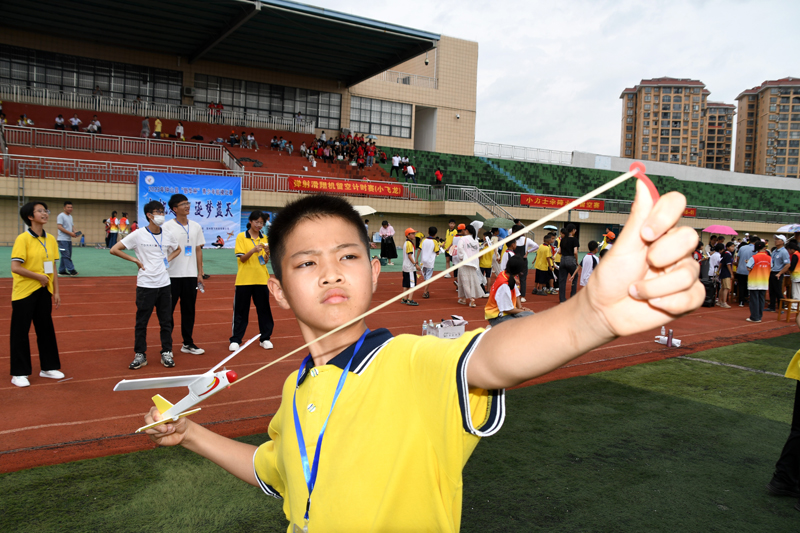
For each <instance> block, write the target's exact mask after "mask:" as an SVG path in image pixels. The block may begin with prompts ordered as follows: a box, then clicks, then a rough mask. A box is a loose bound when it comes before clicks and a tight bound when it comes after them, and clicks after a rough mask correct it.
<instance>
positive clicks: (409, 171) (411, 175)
mask: <svg viewBox="0 0 800 533" xmlns="http://www.w3.org/2000/svg"><path fill="white" fill-rule="evenodd" d="M415 174H416V170H415V169H414V165H408V166H407V167H406V182H408V180H411V181H413V182H414V183H416V182H417V177H416V175H415Z"/></svg>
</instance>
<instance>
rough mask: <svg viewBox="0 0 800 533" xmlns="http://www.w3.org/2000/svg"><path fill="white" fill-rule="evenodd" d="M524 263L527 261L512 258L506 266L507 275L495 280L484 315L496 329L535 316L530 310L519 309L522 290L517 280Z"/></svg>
mask: <svg viewBox="0 0 800 533" xmlns="http://www.w3.org/2000/svg"><path fill="white" fill-rule="evenodd" d="M524 263H525V260H524V259H522V258H521V257H512V258H511V259H510V260H509V261H508V266H506V270H505V274H506V275H505V276H498V278H497V280H495V282H494V285H493V286H492V290H491V291H490V293H489V301H488V302H486V309H485V315H484V317H485V318H486V320H487V321H488V322H489V325H490V326H492V327H494V326H496V325H497V324H500V323H501V322H505V321H507V320H511V319H513V318H522V317H525V316H531V315H532V314H533V311H531V310H530V309H525V308H524V307H517V303H518V302H519V296H520V290H519V287H518V286H517V279H516V278H517V277H518V276H519V273H520V272H521V271H522V268H523V266H524ZM512 293H513V296H512Z"/></svg>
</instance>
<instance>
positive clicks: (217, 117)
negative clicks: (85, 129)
mask: <svg viewBox="0 0 800 533" xmlns="http://www.w3.org/2000/svg"><path fill="white" fill-rule="evenodd" d="M0 100H3V101H9V102H19V103H22V104H34V105H43V106H48V107H63V108H67V109H88V110H91V111H99V112H105V113H118V114H120V115H138V116H141V117H147V116H149V117H159V118H162V119H169V120H185V121H188V122H205V123H209V124H223V125H226V126H236V127H245V128H262V129H270V130H282V131H293V132H296V133H310V134H313V133H314V128H315V122H314V121H313V120H305V119H304V120H301V121H299V122H298V121H297V120H296V119H295V118H294V117H292V118H285V117H282V116H281V117H276V116H271V115H260V114H257V113H247V114H245V113H238V112H235V111H228V110H224V109H223V110H221V111H219V112H217V111H213V112H212V110H209V109H207V108H204V107H195V106H184V105H174V104H158V103H154V102H145V101H140V102H137V101H135V100H123V99H121V98H109V97H105V96H100V97H96V96H91V95H85V94H78V93H74V92H60V91H50V90H48V89H40V88H30V87H23V86H19V85H0Z"/></svg>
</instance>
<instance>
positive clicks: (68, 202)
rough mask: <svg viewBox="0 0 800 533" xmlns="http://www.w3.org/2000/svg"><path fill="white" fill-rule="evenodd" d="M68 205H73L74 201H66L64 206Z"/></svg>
mask: <svg viewBox="0 0 800 533" xmlns="http://www.w3.org/2000/svg"><path fill="white" fill-rule="evenodd" d="M68 205H72V202H71V201H70V200H67V201H66V202H64V207H67V206H68Z"/></svg>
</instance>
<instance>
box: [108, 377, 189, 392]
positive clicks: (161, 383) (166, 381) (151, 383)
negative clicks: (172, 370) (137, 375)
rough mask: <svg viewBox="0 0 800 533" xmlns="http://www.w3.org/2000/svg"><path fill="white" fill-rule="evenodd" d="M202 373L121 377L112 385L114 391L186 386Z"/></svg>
mask: <svg viewBox="0 0 800 533" xmlns="http://www.w3.org/2000/svg"><path fill="white" fill-rule="evenodd" d="M202 376H203V374H198V375H195V376H172V377H165V378H144V379H123V380H122V381H120V382H119V383H117V384H116V385H115V386H114V390H115V391H121V390H145V389H157V388H162V387H188V386H189V385H191V384H192V383H193V382H194V381H195V380H197V378H199V377H202Z"/></svg>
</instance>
